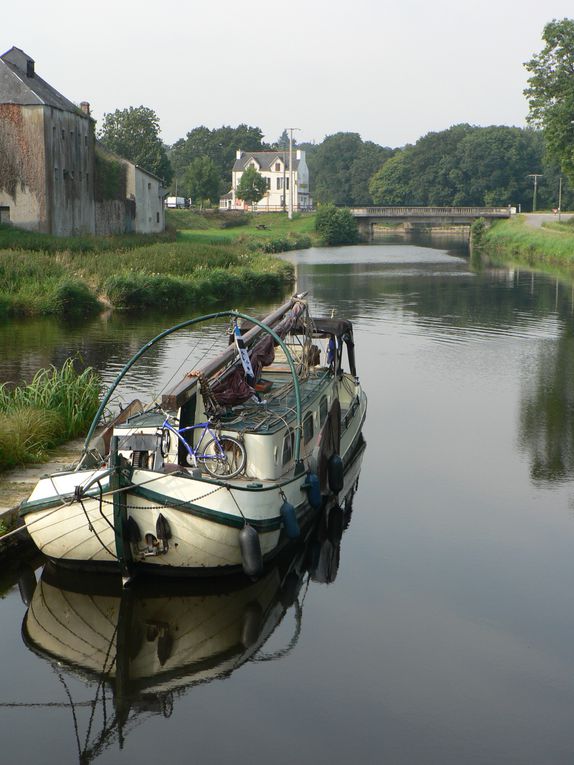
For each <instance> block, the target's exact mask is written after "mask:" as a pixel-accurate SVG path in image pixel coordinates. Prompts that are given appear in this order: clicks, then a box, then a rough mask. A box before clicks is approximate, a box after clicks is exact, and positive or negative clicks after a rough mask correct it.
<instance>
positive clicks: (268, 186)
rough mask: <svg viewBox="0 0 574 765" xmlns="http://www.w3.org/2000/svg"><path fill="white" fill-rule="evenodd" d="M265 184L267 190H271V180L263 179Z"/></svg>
mask: <svg viewBox="0 0 574 765" xmlns="http://www.w3.org/2000/svg"><path fill="white" fill-rule="evenodd" d="M265 184H266V186H267V188H268V189H270V188H271V178H266V179H265Z"/></svg>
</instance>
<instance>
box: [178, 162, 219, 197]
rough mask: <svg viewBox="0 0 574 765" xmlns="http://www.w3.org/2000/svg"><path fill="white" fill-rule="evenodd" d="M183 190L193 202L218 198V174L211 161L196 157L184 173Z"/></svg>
mask: <svg viewBox="0 0 574 765" xmlns="http://www.w3.org/2000/svg"><path fill="white" fill-rule="evenodd" d="M184 180H185V188H186V190H187V193H188V195H189V196H190V197H191V199H192V200H193V201H194V202H199V203H200V204H201V202H203V200H204V199H209V200H210V201H211V202H215V201H217V199H218V198H219V173H218V172H217V167H216V166H215V163H214V162H213V160H212V159H210V158H209V157H196V158H195V159H194V160H192V162H191V164H190V165H189V167H188V168H187V170H186V172H185V178H184Z"/></svg>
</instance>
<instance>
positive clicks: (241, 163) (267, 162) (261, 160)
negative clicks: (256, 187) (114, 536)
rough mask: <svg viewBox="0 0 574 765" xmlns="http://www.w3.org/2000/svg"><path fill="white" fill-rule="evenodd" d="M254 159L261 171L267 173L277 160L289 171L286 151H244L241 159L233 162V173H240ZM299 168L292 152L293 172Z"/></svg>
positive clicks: (287, 152)
mask: <svg viewBox="0 0 574 765" xmlns="http://www.w3.org/2000/svg"><path fill="white" fill-rule="evenodd" d="M251 159H255V160H256V162H257V163H258V164H259V167H260V169H261V170H266V171H269V170H271V169H272V166H273V165H274V164H275V162H276V161H277V160H278V159H279V160H281V161H282V162H284V163H285V167H286V168H287V170H289V151H288V150H285V151H283V150H280V151H246V152H243V153H242V154H241V157H240V158H239V159H236V160H235V164H234V165H233V171H234V172H235V171H237V170H239V171H241V170H245V167H246V165H247V163H248V162H249V161H250V160H251ZM298 167H299V160H298V159H297V157H296V156H295V152H293V170H297V168H298Z"/></svg>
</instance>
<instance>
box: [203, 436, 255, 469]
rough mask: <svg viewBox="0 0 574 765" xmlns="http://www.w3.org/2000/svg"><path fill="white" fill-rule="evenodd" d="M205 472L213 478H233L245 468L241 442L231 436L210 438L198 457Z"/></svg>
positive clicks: (243, 450)
mask: <svg viewBox="0 0 574 765" xmlns="http://www.w3.org/2000/svg"><path fill="white" fill-rule="evenodd" d="M199 459H200V461H201V462H202V463H203V464H204V465H205V469H206V470H207V472H208V473H209V474H210V475H212V476H214V477H215V478H233V476H236V475H239V473H241V472H242V471H243V470H244V469H245V462H246V456H245V449H244V448H243V444H242V443H240V442H239V441H238V440H237V439H235V438H232V437H231V436H222V437H221V438H219V439H217V438H212V439H211V441H209V442H208V443H207V444H206V445H205V449H204V452H203V455H202V456H201V457H199Z"/></svg>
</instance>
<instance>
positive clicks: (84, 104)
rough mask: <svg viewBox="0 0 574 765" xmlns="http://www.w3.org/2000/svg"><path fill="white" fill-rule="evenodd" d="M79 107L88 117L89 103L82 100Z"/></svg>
mask: <svg viewBox="0 0 574 765" xmlns="http://www.w3.org/2000/svg"><path fill="white" fill-rule="evenodd" d="M80 109H81V110H82V111H83V112H84V114H87V115H88V117H89V116H90V104H89V103H88V101H82V103H81V104H80Z"/></svg>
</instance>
